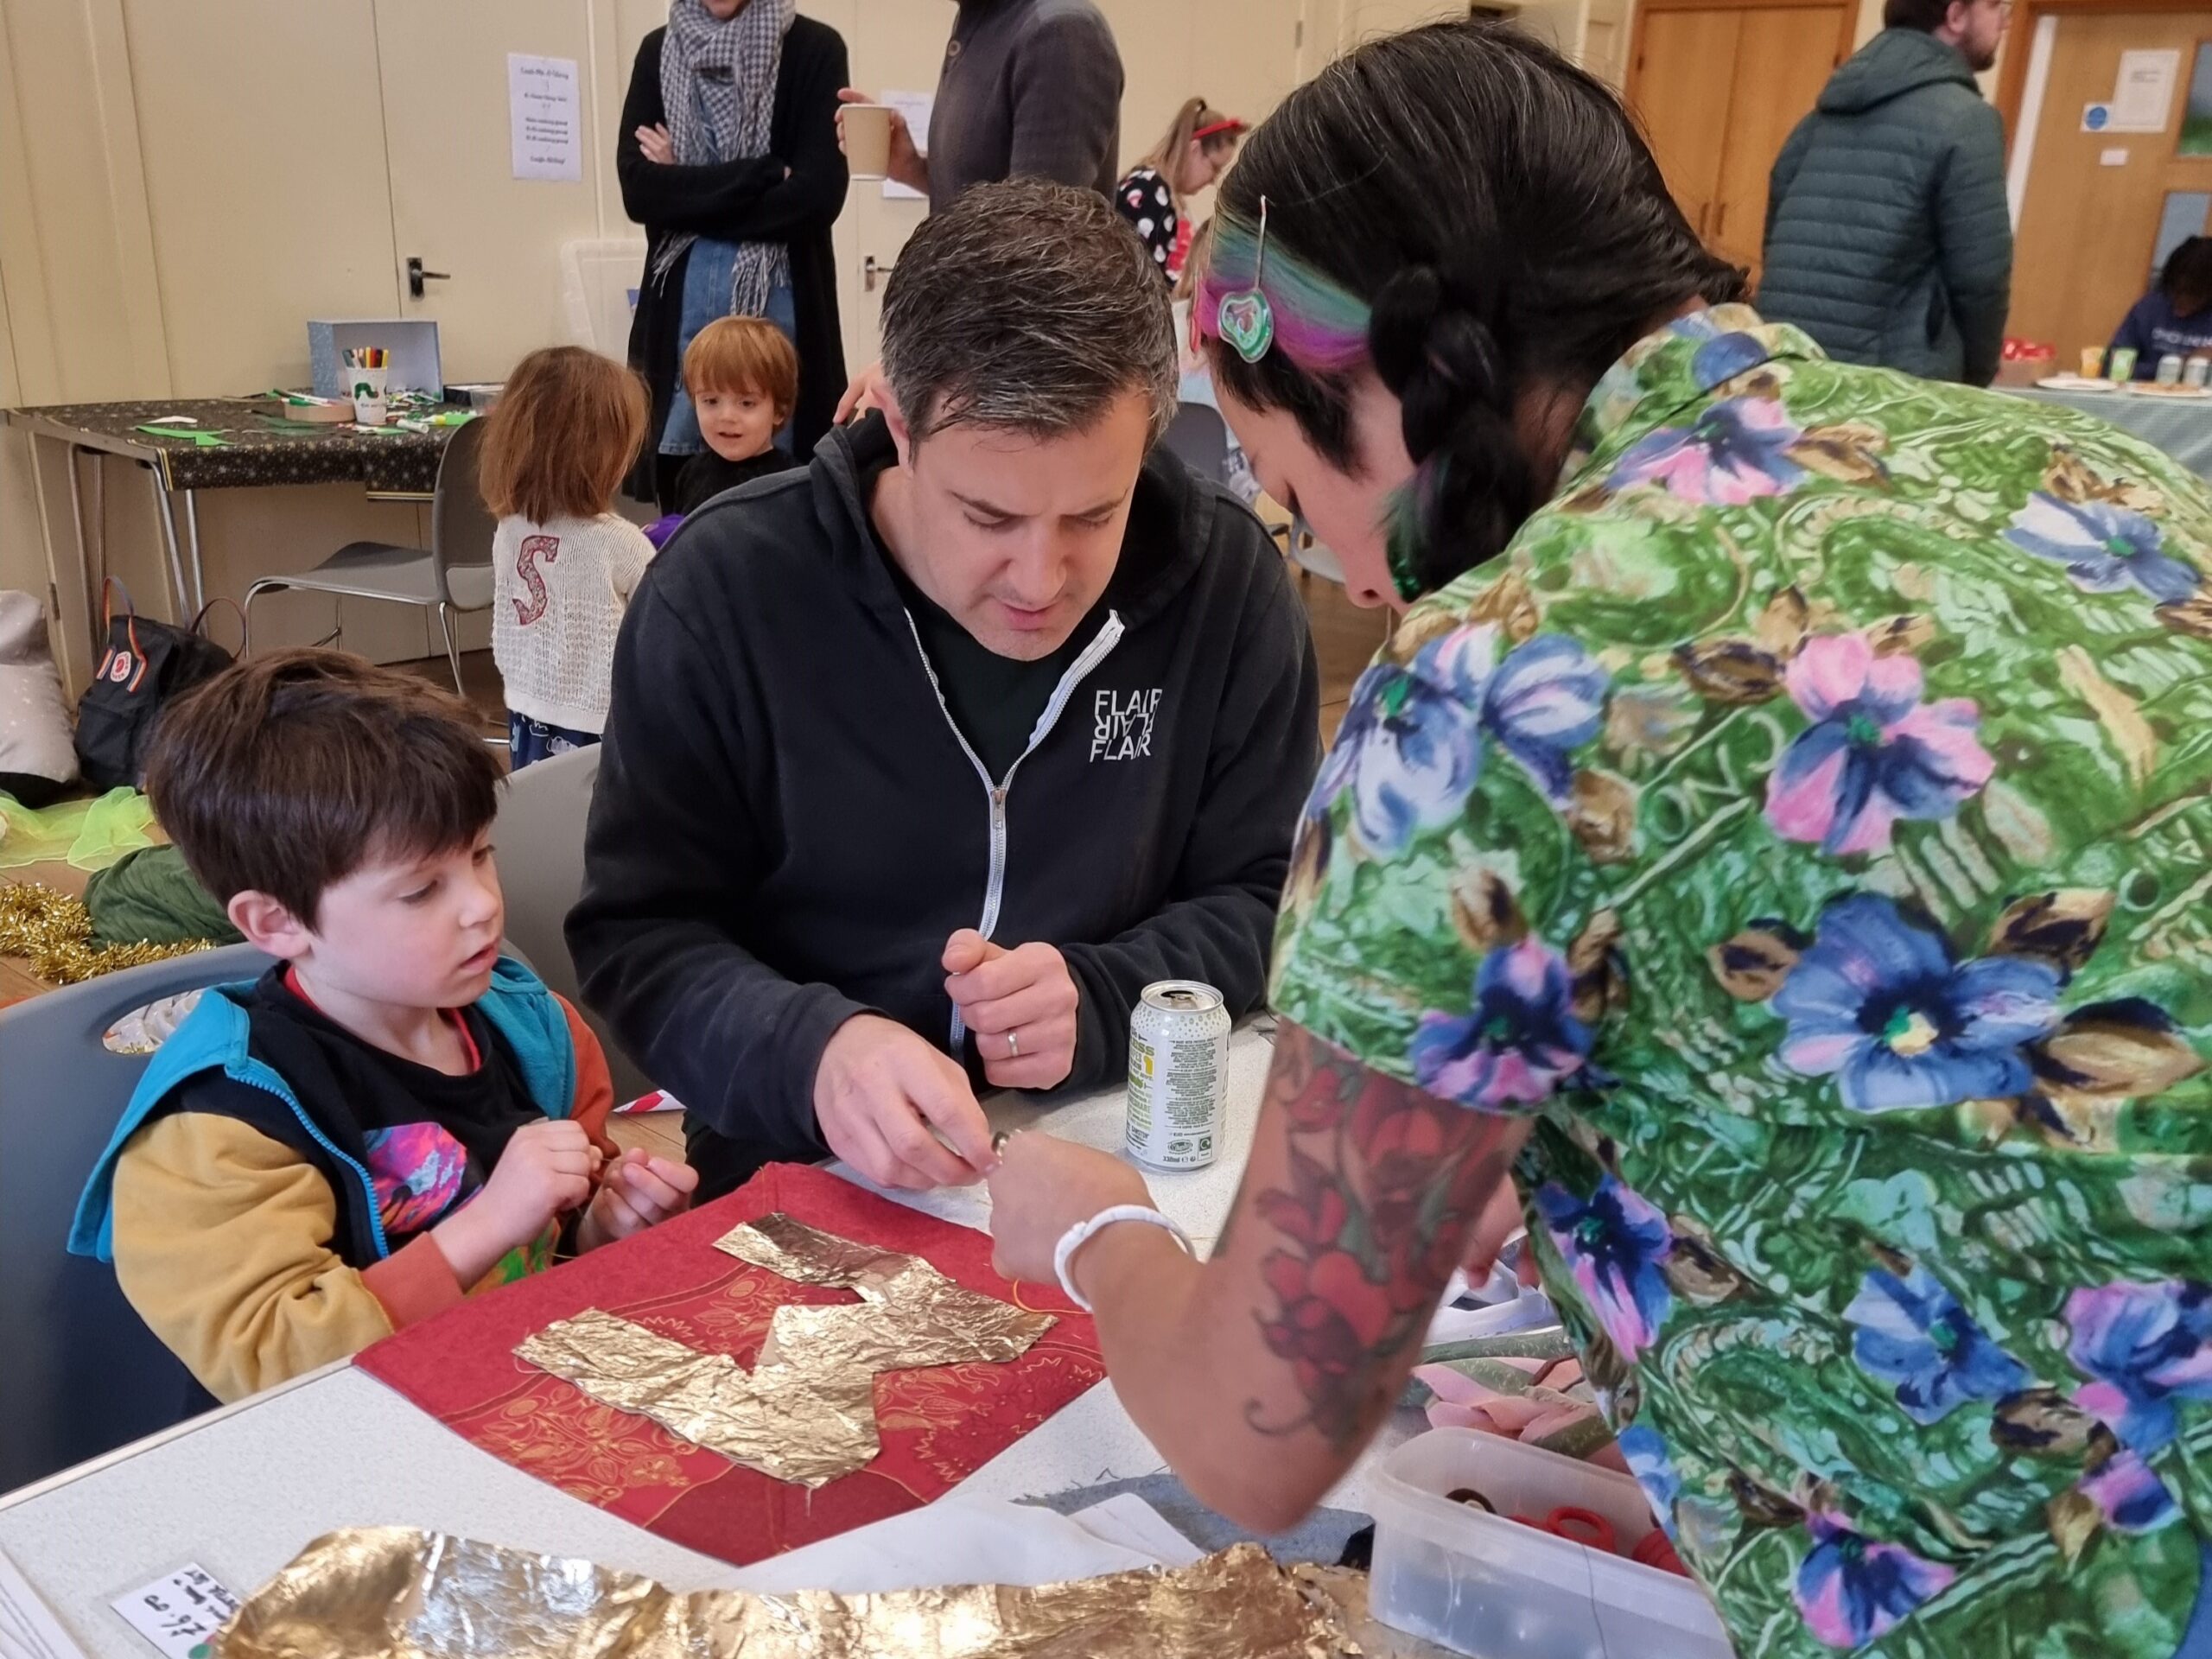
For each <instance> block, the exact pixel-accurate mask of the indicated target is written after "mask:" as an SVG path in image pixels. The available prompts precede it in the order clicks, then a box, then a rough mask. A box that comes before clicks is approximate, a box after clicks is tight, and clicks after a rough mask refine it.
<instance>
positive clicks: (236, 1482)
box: [0, 1025, 1423, 1659]
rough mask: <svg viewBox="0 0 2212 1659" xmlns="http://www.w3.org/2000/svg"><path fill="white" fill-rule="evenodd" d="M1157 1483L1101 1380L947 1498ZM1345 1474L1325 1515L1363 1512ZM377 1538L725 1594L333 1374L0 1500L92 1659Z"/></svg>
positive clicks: (1211, 1211)
mask: <svg viewBox="0 0 2212 1659" xmlns="http://www.w3.org/2000/svg"><path fill="white" fill-rule="evenodd" d="M1272 1048H1273V1042H1272V1038H1271V1036H1270V1034H1269V1033H1268V1030H1267V1029H1266V1028H1265V1027H1264V1025H1262V1026H1256V1027H1247V1028H1246V1029H1244V1030H1243V1031H1240V1032H1239V1033H1237V1034H1236V1036H1235V1037H1234V1038H1233V1039H1231V1041H1230V1133H1229V1136H1228V1140H1229V1142H1230V1145H1231V1146H1235V1147H1246V1146H1249V1144H1250V1141H1251V1136H1252V1129H1253V1126H1254V1124H1255V1122H1257V1121H1258V1118H1259V1111H1260V1100H1261V1094H1262V1087H1263V1084H1264V1083H1265V1080H1266V1075H1267V1065H1268V1058H1269V1055H1270V1053H1271V1052H1272ZM990 1116H991V1119H992V1122H993V1123H994V1125H995V1126H996V1127H998V1128H1026V1127H1029V1126H1031V1125H1033V1124H1036V1123H1039V1122H1043V1123H1045V1124H1046V1126H1047V1127H1049V1128H1051V1130H1052V1132H1053V1133H1054V1134H1056V1135H1063V1136H1065V1137H1066V1138H1067V1139H1069V1140H1072V1141H1081V1142H1083V1143H1084V1144H1085V1145H1089V1146H1095V1147H1104V1148H1108V1149H1110V1150H1116V1151H1118V1150H1119V1149H1120V1148H1121V1145H1122V1128H1123V1101H1122V1091H1121V1090H1118V1089H1116V1090H1107V1091H1104V1092H1102V1093H1099V1094H1095V1095H1089V1096H1082V1097H1080V1098H1077V1099H1075V1100H1071V1101H1069V1102H1067V1103H1062V1104H1056V1105H1050V1106H1039V1105H1036V1104H1033V1103H1027V1102H1020V1103H1017V1102H1014V1101H1010V1100H1000V1101H995V1102H992V1103H990ZM1242 1173H1243V1160H1242V1159H1238V1160H1236V1161H1234V1162H1231V1161H1230V1160H1227V1159H1224V1160H1222V1161H1221V1162H1219V1163H1217V1164H1216V1165H1214V1166H1212V1167H1211V1169H1206V1170H1199V1171H1194V1172H1191V1173H1182V1174H1173V1175H1163V1174H1160V1173H1156V1172H1148V1173H1147V1178H1148V1179H1150V1181H1151V1183H1152V1187H1153V1192H1154V1196H1155V1197H1156V1198H1157V1200H1158V1202H1159V1204H1160V1207H1161V1208H1162V1209H1163V1210H1164V1211H1166V1212H1167V1213H1168V1214H1169V1215H1170V1216H1172V1217H1174V1218H1175V1219H1176V1220H1177V1221H1178V1222H1179V1224H1181V1225H1182V1226H1184V1227H1185V1229H1187V1230H1189V1231H1190V1232H1191V1234H1192V1237H1193V1238H1194V1239H1198V1240H1200V1241H1202V1242H1203V1241H1210V1240H1211V1238H1212V1237H1213V1236H1216V1235H1217V1233H1218V1232H1219V1230H1220V1228H1221V1224H1222V1223H1223V1221H1224V1219H1225V1218H1226V1217H1227V1216H1228V1213H1229V1208H1230V1203H1231V1202H1232V1201H1233V1200H1234V1198H1235V1197H1236V1183H1237V1180H1238V1179H1239V1177H1240V1176H1241V1174H1242ZM862 1185H866V1183H862ZM893 1196H894V1197H899V1198H903V1199H905V1200H906V1201H907V1202H909V1203H912V1204H913V1205H915V1207H917V1208H919V1209H923V1210H926V1211H930V1212H931V1213H932V1214H935V1215H938V1216H941V1217H946V1218H948V1219H951V1220H956V1221H962V1222H966V1223H968V1224H978V1223H980V1222H982V1221H983V1220H984V1219H985V1218H987V1217H988V1199H987V1198H985V1197H984V1196H983V1194H982V1192H980V1190H978V1189H973V1188H962V1189H957V1190H954V1191H949V1192H941V1193H932V1194H926V1195H916V1194H911V1193H910V1194H893ZM1421 1427H1423V1425H1422V1424H1421V1422H1420V1421H1419V1417H1418V1414H1405V1413H1401V1414H1399V1421H1397V1422H1395V1424H1394V1425H1393V1426H1392V1427H1390V1428H1389V1429H1388V1430H1386V1432H1385V1433H1384V1435H1383V1440H1381V1441H1380V1442H1378V1445H1377V1446H1376V1448H1374V1449H1373V1450H1372V1451H1370V1461H1371V1459H1372V1458H1373V1457H1374V1456H1375V1455H1376V1453H1377V1452H1380V1451H1383V1450H1385V1449H1387V1448H1388V1447H1389V1446H1393V1445H1395V1444H1396V1443H1397V1442H1398V1441H1400V1440H1403V1439H1405V1438H1406V1437H1407V1436H1408V1434H1410V1433H1417V1432H1418V1431H1419V1430H1420V1428H1421ZM1162 1466H1163V1465H1162V1464H1161V1462H1160V1454H1159V1453H1158V1452H1155V1451H1154V1450H1153V1448H1152V1446H1151V1444H1150V1442H1148V1441H1147V1440H1145V1438H1144V1437H1143V1436H1142V1435H1141V1434H1140V1433H1138V1432H1137V1429H1136V1426H1135V1424H1134V1423H1132V1422H1131V1421H1129V1418H1128V1414H1127V1413H1126V1412H1124V1411H1123V1410H1122V1407H1121V1403H1120V1402H1119V1401H1118V1400H1116V1398H1115V1395H1114V1391H1113V1387H1112V1385H1111V1384H1110V1383H1100V1384H1099V1385H1098V1386H1097V1387H1096V1388H1094V1389H1091V1390H1090V1392H1089V1393H1088V1394H1086V1395H1084V1396H1083V1397H1082V1398H1081V1399H1079V1400H1077V1402H1075V1403H1074V1404H1073V1405H1071V1406H1070V1407H1068V1408H1066V1409H1065V1410H1064V1411H1062V1412H1060V1413H1058V1414H1057V1415H1055V1416H1054V1417H1052V1419H1050V1420H1049V1421H1047V1422H1046V1424H1045V1425H1044V1426H1043V1427H1041V1428H1039V1429H1038V1430H1037V1431H1036V1432H1035V1433H1032V1434H1030V1435H1028V1436H1027V1437H1026V1438H1025V1439H1023V1440H1018V1441H1016V1442H1015V1443H1014V1445H1013V1446H1009V1447H1007V1450H1006V1451H1004V1452H1001V1453H1000V1454H999V1456H998V1457H996V1458H995V1459H992V1460H991V1461H990V1462H989V1463H988V1464H986V1465H984V1466H983V1467H982V1469H980V1470H978V1471H976V1473H975V1474H973V1475H972V1476H970V1477H969V1478H968V1479H967V1480H966V1481H965V1482H963V1484H961V1485H960V1486H958V1487H957V1488H955V1491H958V1492H962V1493H969V1494H975V1495H978V1496H982V1497H1005V1498H1013V1497H1042V1496H1045V1495H1047V1494H1050V1493H1054V1492H1060V1491H1070V1490H1072V1489H1076V1488H1079V1487H1088V1486H1091V1485H1095V1484H1101V1483H1103V1482H1107V1481H1111V1480H1117V1479H1125V1478H1132V1477H1135V1476H1139V1475H1147V1474H1154V1473H1156V1472H1158V1471H1160V1469H1161V1467H1162ZM1365 1466H1366V1465H1363V1468H1364V1467H1365ZM1364 1487H1365V1482H1364V1478H1363V1469H1356V1470H1355V1471H1353V1472H1352V1474H1351V1477H1350V1478H1347V1479H1346V1481H1345V1482H1344V1484H1343V1485H1342V1486H1340V1487H1339V1488H1338V1491H1335V1492H1333V1493H1332V1494H1331V1495H1330V1497H1329V1498H1328V1500H1327V1501H1328V1502H1329V1503H1332V1504H1333V1505H1335V1506H1337V1507H1338V1508H1343V1509H1351V1510H1365V1509H1366V1508H1367V1507H1368V1505H1367V1503H1366V1501H1365V1497H1364ZM394 1525H405V1526H416V1527H427V1528H430V1529H436V1530H441V1531H445V1532H452V1533H458V1534H461V1535H467V1536H471V1537H476V1538H481V1539H486V1540H488V1541H493V1542H497V1543H504V1544H508V1545H512V1546H515V1547H517V1548H524V1549H530V1550H536V1551H543V1552H546V1553H550V1554H567V1555H575V1556H582V1557H584V1558H587V1559H588V1560H594V1561H598V1562H601V1563H602V1564H603V1565H606V1566H608V1567H626V1568H628V1569H630V1570H632V1571H634V1572H639V1573H650V1574H652V1576H653V1577H655V1578H657V1579H658V1580H660V1581H661V1582H663V1583H664V1584H668V1585H671V1586H678V1587H681V1588H683V1589H717V1588H726V1587H729V1586H731V1585H732V1584H733V1583H734V1580H735V1579H736V1576H737V1574H738V1573H739V1572H740V1570H741V1569H739V1568H737V1567H731V1566H729V1565H728V1564H727V1563H725V1562H721V1561H718V1560H713V1559H712V1558H710V1557H708V1556H705V1555H701V1554H695V1553H694V1552H692V1551H690V1550H687V1549H683V1548H680V1547H678V1546H677V1545H674V1544H671V1543H668V1542H666V1541H664V1540H662V1539H659V1538H657V1537H654V1536H653V1535H652V1534H650V1533H648V1532H645V1531H644V1530H643V1529H640V1528H637V1527H632V1526H631V1525H629V1524H628V1523H627V1522H624V1521H621V1520H619V1519H617V1518H616V1517H615V1516H612V1515H609V1514H607V1513H605V1512H604V1511H602V1510H596V1509H594V1508H592V1507H591V1506H590V1505H589V1504H587V1503H582V1502H580V1501H579V1500H577V1499H575V1498H573V1497H569V1496H568V1495H567V1494H566V1493H564V1492H562V1491H559V1490H557V1489H556V1488H555V1487H553V1486H551V1485H549V1484H545V1483H543V1482H541V1481H538V1480H536V1479H533V1478H531V1477H530V1476H528V1475H525V1474H523V1473H522V1472H520V1471H518V1470H516V1469H513V1468H511V1467H509V1466H508V1465H505V1464H504V1463H502V1462H500V1461H499V1459H496V1458H493V1457H492V1456H490V1455H489V1454H488V1453H486V1452H480V1451H478V1450H477V1449H476V1448H475V1447H474V1446H471V1445H469V1444H468V1443H467V1441H466V1440H462V1439H461V1437H460V1436H459V1435H457V1434H454V1433H450V1432H449V1431H448V1430H447V1429H446V1428H445V1427H442V1425H440V1424H439V1423H437V1422H436V1421H434V1420H433V1419H432V1418H430V1417H429V1416H428V1415H427V1414H424V1413H423V1412H421V1411H418V1410H416V1408H415V1407H413V1406H412V1405H410V1404H409V1403H408V1402H406V1401H405V1400H404V1399H402V1398H401V1397H400V1396H399V1395H397V1394H395V1393H393V1392H391V1390H389V1389H386V1388H385V1387H384V1385H383V1384H382V1383H378V1382H377V1381H375V1380H374V1379H373V1378H372V1377H370V1376H367V1375H366V1374H365V1373H364V1372H361V1371H359V1370H354V1369H353V1367H352V1366H351V1365H350V1364H344V1363H341V1364H339V1365H335V1366H331V1367H329V1368H327V1369H326V1370H321V1371H318V1372H315V1373H313V1374H312V1375H310V1376H305V1377H302V1378H300V1379H298V1380H297V1381H296V1382H295V1383H291V1384H289V1386H287V1387H284V1388H281V1389H271V1390H270V1391H269V1392H268V1393H265V1394H262V1395H256V1396H255V1397H254V1398H253V1399H251V1400H248V1401H245V1402H241V1403H239V1404H238V1405H236V1406H233V1407H231V1408H228V1409H226V1410H224V1411H220V1412H216V1413H212V1414H209V1415H207V1416H206V1417H201V1418H198V1419H195V1420H194V1421H192V1422H189V1423H186V1424H183V1425H181V1426H180V1427H177V1428H175V1429H172V1430H170V1431H168V1433H164V1434H159V1435H156V1436H153V1437H151V1438H149V1439H148V1440H142V1441H140V1442H138V1443H137V1444H136V1445H133V1446H124V1447H123V1448H121V1449H120V1450H118V1451H116V1452H111V1453H110V1454H109V1455H107V1456H106V1457H105V1458H100V1459H95V1460H93V1461H92V1462H91V1463H87V1464H84V1465H80V1466H79V1467H78V1468H75V1469H72V1470H65V1471H62V1472H61V1473H60V1474H58V1475H55V1476H54V1477H53V1478H50V1479H48V1480H46V1481H42V1482H40V1483H38V1484H35V1485H31V1486H27V1487H24V1488H23V1489H22V1491H18V1492H16V1493H13V1494H11V1495H10V1496H8V1497H0V1550H4V1551H5V1552H6V1553H7V1554H8V1555H9V1556H10V1558H11V1559H12V1560H14V1561H15V1563H16V1566H17V1567H20V1568H21V1569H22V1573H23V1575H24V1576H25V1577H26V1578H27V1579H28V1580H29V1581H30V1583H31V1586H32V1587H33V1588H34V1589H35V1590H36V1591H37V1592H39V1594H40V1595H41V1597H42V1598H43V1599H45V1601H46V1603H47V1605H48V1606H49V1607H50V1608H52V1609H53V1611H54V1615H55V1617H56V1618H59V1619H60V1622H61V1624H63V1626H64V1627H65V1628H67V1630H69V1632H70V1633H71V1634H72V1635H73V1637H75V1638H76V1639H77V1642H78V1643H79V1645H80V1646H82V1647H83V1649H85V1651H86V1654H88V1655H91V1656H93V1659H154V1650H153V1649H152V1648H151V1647H149V1645H148V1644H147V1643H146V1642H145V1640H144V1639H143V1637H139V1636H138V1635H137V1634H136V1633H135V1632H134V1631H132V1630H130V1627H129V1626H127V1625H126V1624H124V1623H123V1621H122V1619H121V1618H119V1617H118V1615H117V1614H116V1613H115V1612H114V1611H113V1610H112V1609H111V1607H110V1606H109V1605H108V1604H109V1602H110V1601H111V1600H112V1599H114V1598H115V1597H117V1596H120V1595H123V1594H125V1593H127V1592H130V1591H132V1590H135V1589H137V1587H139V1586H142V1585H144V1584H147V1583H149V1582H150V1581H151V1580H155V1579H156V1578H158V1577H160V1576H161V1575H162V1574H163V1573H168V1572H170V1571H172V1570H174V1569H175V1568H176V1567H182V1566H184V1565H186V1564H187V1563H188V1562H195V1561H196V1562H197V1563H198V1564H199V1565H200V1566H201V1567H205V1568H207V1571H209V1572H210V1573H213V1574H214V1575H215V1576H216V1578H218V1579H219V1580H221V1581H222V1582H223V1583H224V1584H225V1585H226V1586H229V1587H230V1588H231V1589H232V1591H233V1592H237V1593H238V1594H240V1595H245V1594H246V1593H248V1592H251V1591H252V1590H254V1589H255V1588H257V1587H258V1586H260V1585H261V1584H262V1583H263V1582H264V1581H265V1580H267V1579H268V1578H269V1577H270V1575H271V1574H272V1573H275V1572H277V1569H278V1568H280V1567H283V1566H284V1565H285V1563H287V1562H288V1561H289V1560H291V1559H292V1557H293V1556H294V1555H296V1554H298V1553H299V1551H300V1549H301V1548H302V1546H304V1545H305V1544H307V1543H308V1541H310V1540H311V1539H313V1538H315V1537H316V1536H318V1535H321V1534H322V1533H324V1532H327V1531H329V1530H331V1529H333V1528H336V1527H350V1526H394Z"/></svg>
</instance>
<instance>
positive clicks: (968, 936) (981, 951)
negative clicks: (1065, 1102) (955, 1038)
mask: <svg viewBox="0 0 2212 1659" xmlns="http://www.w3.org/2000/svg"><path fill="white" fill-rule="evenodd" d="M944 971H945V973H946V974H947V975H948V976H950V977H948V978H947V979H946V980H945V982H944V994H945V995H947V996H949V997H950V998H951V999H952V1001H953V1004H954V1006H955V1007H957V1008H958V1009H959V1010H960V1017H961V1018H962V1019H963V1020H966V1021H967V1022H968V1029H969V1030H970V1031H972V1032H974V1033H976V1050H977V1052H980V1053H981V1054H982V1057H983V1075H984V1076H985V1077H988V1079H990V1081H991V1082H993V1083H995V1084H997V1085H998V1086H999V1087H1000V1088H1001V1089H1057V1088H1058V1086H1059V1085H1060V1084H1064V1083H1065V1082H1066V1081H1067V1080H1068V1074H1069V1073H1070V1072H1071V1071H1074V1070H1075V1034H1076V1004H1077V1001H1078V998H1077V994H1076V988H1075V976H1073V975H1071V973H1069V972H1068V961H1067V958H1066V957H1064V956H1062V955H1061V954H1060V953H1059V952H1058V950H1055V949H1053V947H1052V946H1051V945H1049V944H1025V945H1020V946H1018V947H1017V948H1015V949H1014V950H1006V949H1004V948H1002V947H1001V946H999V945H995V944H992V943H991V942H990V941H989V940H988V939H987V938H984V937H983V936H982V934H980V933H978V932H976V931H975V929H973V928H969V927H963V928H962V929H961V930H960V931H958V932H957V933H955V934H954V935H953V936H952V937H951V938H950V939H948V940H946V941H945V945H944Z"/></svg>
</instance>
